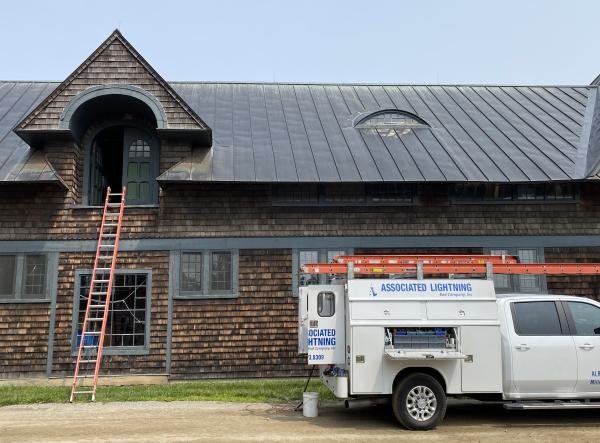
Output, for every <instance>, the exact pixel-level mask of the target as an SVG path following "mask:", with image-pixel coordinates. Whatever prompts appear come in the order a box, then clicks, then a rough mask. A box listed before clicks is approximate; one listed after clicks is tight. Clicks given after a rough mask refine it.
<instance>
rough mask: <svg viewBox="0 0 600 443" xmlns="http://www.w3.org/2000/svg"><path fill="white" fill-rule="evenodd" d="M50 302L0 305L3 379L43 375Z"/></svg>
mask: <svg viewBox="0 0 600 443" xmlns="http://www.w3.org/2000/svg"><path fill="white" fill-rule="evenodd" d="M49 320H50V303H7V304H0V378H3V377H19V376H34V375H44V373H45V371H46V361H47V358H48V326H49Z"/></svg>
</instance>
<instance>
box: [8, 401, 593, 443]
mask: <svg viewBox="0 0 600 443" xmlns="http://www.w3.org/2000/svg"><path fill="white" fill-rule="evenodd" d="M293 409H294V405H270V404H245V403H219V402H172V403H165V402H132V403H95V404H75V405H70V404H44V405H27V406H7V407H3V408H0V442H31V441H36V442H62V443H65V442H109V441H110V442H142V441H152V442H182V441H186V442H187V441H211V442H212V441H228V442H229V441H261V442H262V441H277V442H281V441H294V442H304V441H306V442H315V441H328V442H329V441H345V442H348V441H367V440H368V441H444V442H445V441H461V442H463V443H464V442H471V441H502V442H506V441H510V442H520V441H523V442H524V441H527V442H531V441H544V442H546V443H548V442H555V441H556V442H563V441H570V442H577V443H580V442H598V441H600V411H598V410H588V411H527V412H519V411H506V410H504V409H502V407H501V406H500V405H494V404H480V403H475V402H464V401H463V402H452V403H451V404H450V405H449V407H448V412H447V415H446V419H445V421H444V422H443V424H442V425H441V426H440V427H439V428H438V429H436V430H434V431H429V432H409V431H406V430H403V429H402V428H400V427H399V425H397V424H396V422H395V421H394V418H393V416H392V415H391V412H390V410H389V406H377V407H363V408H354V409H352V408H351V409H344V407H343V406H342V405H341V404H328V405H325V406H324V407H322V408H321V410H320V416H319V417H318V418H314V419H307V418H304V417H303V416H302V413H300V412H294V410H293Z"/></svg>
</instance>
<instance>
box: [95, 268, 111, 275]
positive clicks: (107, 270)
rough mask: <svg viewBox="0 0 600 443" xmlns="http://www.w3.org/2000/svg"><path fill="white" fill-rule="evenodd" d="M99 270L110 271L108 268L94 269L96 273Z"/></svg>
mask: <svg viewBox="0 0 600 443" xmlns="http://www.w3.org/2000/svg"><path fill="white" fill-rule="evenodd" d="M100 270H107V271H110V268H96V272H98V271H100ZM103 274H106V273H105V272H103Z"/></svg>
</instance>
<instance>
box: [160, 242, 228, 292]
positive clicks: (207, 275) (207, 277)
mask: <svg viewBox="0 0 600 443" xmlns="http://www.w3.org/2000/svg"><path fill="white" fill-rule="evenodd" d="M215 252H228V253H230V254H231V289H228V290H213V289H211V276H212V254H213V253H215ZM184 254H202V278H201V286H202V289H201V290H199V291H198V290H194V291H184V290H182V289H181V279H182V266H181V265H182V256H183V255H184ZM172 272H173V273H174V276H175V278H174V282H175V283H176V287H175V290H174V295H173V298H175V299H194V300H201V299H214V298H237V297H238V296H239V249H227V248H219V249H189V250H188V249H183V250H180V251H175V255H174V262H173V271H172Z"/></svg>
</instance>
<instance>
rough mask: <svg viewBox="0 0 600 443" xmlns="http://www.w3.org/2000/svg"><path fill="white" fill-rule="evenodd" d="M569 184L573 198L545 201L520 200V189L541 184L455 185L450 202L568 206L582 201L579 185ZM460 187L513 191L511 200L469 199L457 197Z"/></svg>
mask: <svg viewBox="0 0 600 443" xmlns="http://www.w3.org/2000/svg"><path fill="white" fill-rule="evenodd" d="M566 183H567V184H569V185H571V186H572V188H573V196H572V197H571V198H562V199H560V198H559V199H549V198H543V199H519V198H518V193H519V187H522V186H535V185H539V183H454V184H452V185H451V186H450V188H449V201H450V203H451V204H457V205H476V204H487V205H504V204H506V205H523V204H560V203H567V204H572V203H579V202H580V201H581V189H580V186H579V184H578V183H573V182H566ZM561 184H563V183H562V182H559V183H554V182H549V183H542V184H541V185H544V186H546V187H549V186H558V185H561ZM458 186H487V187H490V186H498V187H502V186H506V187H508V188H510V189H511V198H510V199H501V198H486V197H481V198H477V197H474V198H468V197H461V196H459V195H457V192H456V188H457V187H458ZM544 195H545V196H546V195H550V193H545V194H544Z"/></svg>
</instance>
